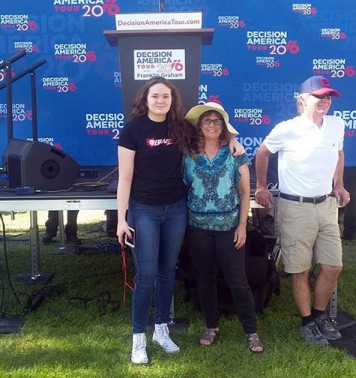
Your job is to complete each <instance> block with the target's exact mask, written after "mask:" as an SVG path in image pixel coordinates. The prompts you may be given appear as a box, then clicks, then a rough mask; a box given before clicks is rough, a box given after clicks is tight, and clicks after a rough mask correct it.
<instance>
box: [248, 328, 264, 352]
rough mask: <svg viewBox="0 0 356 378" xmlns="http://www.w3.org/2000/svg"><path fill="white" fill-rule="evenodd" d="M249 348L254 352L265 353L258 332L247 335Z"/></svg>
mask: <svg viewBox="0 0 356 378" xmlns="http://www.w3.org/2000/svg"><path fill="white" fill-rule="evenodd" d="M247 340H248V348H249V350H250V352H252V353H256V354H257V353H263V352H264V350H265V348H264V346H263V344H262V342H261V340H260V338H259V336H258V335H257V333H250V334H249V335H247Z"/></svg>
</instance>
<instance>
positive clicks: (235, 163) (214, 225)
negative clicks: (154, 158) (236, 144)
mask: <svg viewBox="0 0 356 378" xmlns="http://www.w3.org/2000/svg"><path fill="white" fill-rule="evenodd" d="M243 164H250V160H249V159H248V157H247V156H246V154H243V155H240V156H237V157H234V156H232V155H231V153H230V150H229V148H228V146H223V147H221V148H220V150H219V152H218V154H217V155H216V156H215V157H214V158H213V159H212V160H209V159H208V158H207V157H206V156H205V155H204V154H202V153H200V154H198V155H196V156H195V157H190V156H188V155H185V156H184V158H183V180H184V182H185V184H186V185H187V186H188V214H189V219H188V224H189V225H190V226H194V227H197V228H202V229H205V230H214V231H228V230H231V229H232V228H235V227H237V225H238V223H239V205H240V199H239V195H238V192H237V189H238V185H239V182H240V178H241V175H240V173H239V167H240V166H241V165H243Z"/></svg>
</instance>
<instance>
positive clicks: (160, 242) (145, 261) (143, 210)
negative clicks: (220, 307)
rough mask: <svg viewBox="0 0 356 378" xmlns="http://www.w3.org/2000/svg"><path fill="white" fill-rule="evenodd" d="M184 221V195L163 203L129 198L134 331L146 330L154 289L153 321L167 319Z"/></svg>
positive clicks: (185, 209)
mask: <svg viewBox="0 0 356 378" xmlns="http://www.w3.org/2000/svg"><path fill="white" fill-rule="evenodd" d="M186 223H187V204H186V198H184V199H182V200H180V201H178V202H175V203H172V204H170V205H165V206H151V205H144V204H141V203H138V202H136V201H134V200H130V202H129V208H128V224H129V226H131V227H133V228H134V229H135V230H136V244H135V248H134V249H133V256H134V264H135V272H136V275H135V289H134V292H133V295H132V328H133V329H132V330H133V333H142V332H146V329H147V323H148V319H149V314H150V307H151V302H152V295H153V292H154V289H156V292H155V302H156V303H155V323H156V324H161V323H168V321H169V313H170V308H171V303H172V296H173V292H174V287H175V273H176V264H177V258H178V254H179V252H180V249H181V246H182V243H183V238H184V234H185V228H186Z"/></svg>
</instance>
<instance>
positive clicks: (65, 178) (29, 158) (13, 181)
mask: <svg viewBox="0 0 356 378" xmlns="http://www.w3.org/2000/svg"><path fill="white" fill-rule="evenodd" d="M3 169H4V172H6V173H7V175H8V180H9V186H10V188H16V187H24V186H30V187H33V188H34V189H37V190H61V189H68V188H70V187H71V186H72V185H73V183H74V180H75V178H76V176H77V174H78V171H79V164H78V163H77V162H76V161H75V160H74V159H73V158H71V157H70V156H69V155H67V154H66V153H65V152H63V151H62V150H60V149H58V148H55V147H53V146H51V145H50V144H47V143H42V142H37V141H27V140H19V139H11V140H10V141H9V143H8V145H7V147H6V150H5V152H4V154H3Z"/></svg>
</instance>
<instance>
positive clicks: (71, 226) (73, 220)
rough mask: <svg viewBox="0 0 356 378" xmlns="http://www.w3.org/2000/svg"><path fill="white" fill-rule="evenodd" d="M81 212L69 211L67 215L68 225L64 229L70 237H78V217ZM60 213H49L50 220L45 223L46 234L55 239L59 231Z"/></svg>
mask: <svg viewBox="0 0 356 378" xmlns="http://www.w3.org/2000/svg"><path fill="white" fill-rule="evenodd" d="M78 213H79V210H68V213H67V224H66V226H65V228H64V232H65V234H66V236H67V238H68V237H71V236H77V216H78ZM58 224H59V220H58V211H49V212H48V220H47V221H46V223H45V226H46V233H47V235H48V236H50V237H55V236H56V235H57V230H58Z"/></svg>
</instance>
